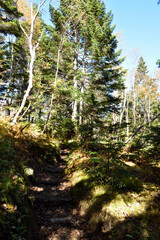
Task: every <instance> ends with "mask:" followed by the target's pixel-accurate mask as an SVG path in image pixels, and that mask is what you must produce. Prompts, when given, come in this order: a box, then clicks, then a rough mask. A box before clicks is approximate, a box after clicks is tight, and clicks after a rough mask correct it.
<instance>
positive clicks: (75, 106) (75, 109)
mask: <svg viewBox="0 0 160 240" xmlns="http://www.w3.org/2000/svg"><path fill="white" fill-rule="evenodd" d="M77 43H78V30H77V29H75V46H76V48H77ZM77 65H78V50H77V49H75V53H74V78H73V86H74V90H75V92H77V89H78V81H77V76H76V73H77V69H78V66H77ZM76 97H77V93H75V99H74V100H73V102H72V121H73V122H75V123H76V121H77V112H78V104H77V100H76Z"/></svg>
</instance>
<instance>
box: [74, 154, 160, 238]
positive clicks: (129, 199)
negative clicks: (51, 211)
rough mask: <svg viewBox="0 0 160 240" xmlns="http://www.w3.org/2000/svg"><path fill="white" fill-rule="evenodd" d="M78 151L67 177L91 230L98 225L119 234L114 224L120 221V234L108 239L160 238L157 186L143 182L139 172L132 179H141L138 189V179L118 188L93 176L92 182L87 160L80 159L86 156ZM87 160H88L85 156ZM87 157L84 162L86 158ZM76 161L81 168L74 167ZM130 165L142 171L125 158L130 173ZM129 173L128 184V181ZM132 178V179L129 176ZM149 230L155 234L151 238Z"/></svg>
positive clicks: (159, 188)
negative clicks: (130, 187) (69, 174)
mask: <svg viewBox="0 0 160 240" xmlns="http://www.w3.org/2000/svg"><path fill="white" fill-rule="evenodd" d="M79 153H80V152H78V151H76V153H75V154H74V155H72V160H71V164H72V165H71V169H72V174H71V178H70V179H71V182H72V187H73V191H74V194H75V195H76V196H75V198H76V200H77V199H79V206H80V213H81V215H86V216H87V217H88V219H89V223H90V227H91V229H92V231H94V230H96V229H97V227H98V226H100V225H101V231H102V232H103V233H106V234H107V233H110V234H111V236H112V235H114V234H115V236H118V235H116V234H118V233H117V232H118V231H120V230H118V227H116V226H118V225H119V224H121V225H122V226H121V228H122V231H121V234H119V237H115V238H114V237H113V236H112V237H111V239H123V237H124V236H123V233H125V234H126V236H128V238H127V239H153V240H154V239H156V240H158V239H160V232H159V230H158V229H160V226H159V225H158V222H159V220H160V212H159V207H160V186H159V185H157V184H154V183H150V182H147V183H146V182H143V175H142V176H141V175H139V176H140V178H139V179H138V178H137V177H136V178H135V179H138V181H140V182H141V184H142V188H141V189H138V188H139V186H138V185H137V186H136V182H137V180H136V181H135V182H133V185H134V186H133V189H127V188H125V189H123V188H121V189H120V190H118V189H116V188H114V187H112V185H110V184H107V183H104V182H102V183H101V182H99V183H97V182H96V179H93V182H92V181H91V180H92V177H91V174H92V172H90V171H88V169H89V167H90V165H89V164H87V163H86V162H85V164H82V162H83V160H82V159H85V158H84V154H83V153H82V152H81V153H80V154H79ZM74 157H75V158H74ZM81 157H82V158H81ZM80 158H81V160H80ZM86 159H89V158H88V156H87V157H86ZM86 159H85V161H87V160H86ZM77 162H78V163H81V164H80V165H79V166H81V169H78V168H76V167H75V166H76V164H77ZM86 166H87V168H86ZM128 167H129V168H128ZM95 168H97V165H95ZM131 168H132V169H133V171H136V172H137V173H138V174H141V169H140V168H139V167H138V166H137V165H136V164H135V163H133V162H128V161H127V162H126V161H125V162H124V169H125V171H128V174H129V176H130V173H131ZM112 169H114V167H112ZM129 176H128V179H127V183H128V182H129V181H130V177H129ZM125 177H126V176H125ZM126 178H127V177H126ZM131 180H133V179H132V178H131ZM137 183H138V182H137ZM131 185H132V184H131ZM136 188H137V190H136ZM125 222H126V226H125ZM123 223H124V224H123ZM137 223H138V224H139V225H137ZM151 226H152V227H151ZM152 233H153V236H154V237H151V238H150V236H151V235H152ZM155 236H156V237H155ZM157 236H158V237H157Z"/></svg>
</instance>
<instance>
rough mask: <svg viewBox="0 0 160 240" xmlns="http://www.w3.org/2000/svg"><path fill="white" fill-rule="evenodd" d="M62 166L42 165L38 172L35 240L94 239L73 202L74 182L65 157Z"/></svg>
mask: <svg viewBox="0 0 160 240" xmlns="http://www.w3.org/2000/svg"><path fill="white" fill-rule="evenodd" d="M66 154H67V152H65V151H62V152H61V161H60V163H59V164H45V165H43V166H42V165H40V166H39V167H38V168H36V169H35V178H36V180H35V182H34V185H33V186H32V187H31V196H32V202H33V216H34V222H35V224H34V225H35V227H34V231H32V234H31V235H32V236H31V237H30V238H31V239H32V240H91V239H92V238H91V236H90V235H89V233H88V232H87V222H86V220H85V219H84V218H83V217H81V216H80V215H79V213H78V210H77V209H76V208H75V206H74V204H73V202H72V196H71V191H70V187H71V186H70V183H69V181H68V180H67V178H66V177H65V175H64V169H65V161H64V159H65V157H66Z"/></svg>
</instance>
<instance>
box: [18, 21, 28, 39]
mask: <svg viewBox="0 0 160 240" xmlns="http://www.w3.org/2000/svg"><path fill="white" fill-rule="evenodd" d="M19 25H20V28H21V29H22V31H23V33H24V35H25V36H26V37H27V39H29V36H28V34H27V33H26V31H25V30H24V28H23V27H22V24H21V20H20V19H19Z"/></svg>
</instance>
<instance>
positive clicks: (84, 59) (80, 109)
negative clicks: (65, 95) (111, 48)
mask: <svg viewBox="0 0 160 240" xmlns="http://www.w3.org/2000/svg"><path fill="white" fill-rule="evenodd" d="M85 69H86V43H85V45H84V53H83V70H82V73H83V79H82V84H81V95H82V96H81V100H80V107H79V125H82V123H83V94H84V84H85V80H86V78H85Z"/></svg>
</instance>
